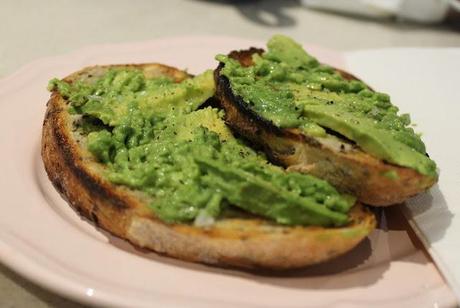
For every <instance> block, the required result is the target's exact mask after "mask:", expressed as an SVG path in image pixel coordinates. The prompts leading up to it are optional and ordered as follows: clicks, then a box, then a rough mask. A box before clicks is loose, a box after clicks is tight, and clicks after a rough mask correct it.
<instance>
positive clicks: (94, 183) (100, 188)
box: [47, 108, 129, 211]
mask: <svg viewBox="0 0 460 308" xmlns="http://www.w3.org/2000/svg"><path fill="white" fill-rule="evenodd" d="M63 112H66V111H65V110H63V109H62V108H60V109H57V110H52V112H50V113H48V114H47V117H48V116H49V117H54V118H53V119H48V120H51V123H52V125H53V126H52V133H53V138H54V140H55V141H56V143H57V146H58V147H59V148H60V149H61V153H62V156H63V159H64V163H65V164H66V165H67V167H69V169H70V170H71V171H72V173H73V174H74V175H75V176H76V177H77V178H78V179H79V181H80V182H81V183H82V184H83V185H84V186H85V188H86V189H88V191H90V192H91V195H92V196H93V197H96V198H103V199H106V200H107V201H108V203H109V204H111V205H112V206H113V207H114V208H115V209H117V210H120V211H121V210H125V209H128V208H129V205H128V204H127V203H126V202H125V201H124V200H123V199H121V198H120V197H118V196H117V195H116V194H115V193H114V192H113V191H112V190H110V188H108V187H106V185H104V183H102V182H100V181H98V180H97V179H96V178H94V177H93V176H91V175H90V174H88V172H86V170H85V169H84V168H82V167H81V166H80V164H81V157H80V156H79V155H77V153H76V152H77V150H76V149H75V148H73V147H72V145H71V144H72V143H71V141H70V140H69V136H68V135H67V134H66V133H65V132H66V131H65V130H63V129H62V128H60V126H63V125H65V124H64V123H61V122H60V121H59V118H58V115H59V114H60V113H63ZM57 185H61V184H57Z"/></svg>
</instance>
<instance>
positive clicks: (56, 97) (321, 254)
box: [41, 64, 376, 269]
mask: <svg viewBox="0 0 460 308" xmlns="http://www.w3.org/2000/svg"><path fill="white" fill-rule="evenodd" d="M136 67H138V68H140V69H142V70H144V72H149V73H146V74H153V75H155V74H163V75H168V76H172V77H173V78H175V79H176V80H177V81H180V80H182V79H184V78H187V74H186V73H184V72H182V71H179V70H177V69H174V68H170V67H166V66H164V65H160V64H145V65H136ZM108 68H109V67H89V68H86V69H84V70H82V71H79V72H77V73H75V74H72V75H70V76H69V77H67V78H65V80H66V81H68V82H73V81H75V80H77V79H80V78H92V76H97V75H98V74H102V73H103V72H104V71H105V70H107V69H108ZM41 153H42V158H43V162H44V165H45V169H46V172H47V173H48V177H49V179H50V180H51V182H52V183H53V185H54V187H56V189H57V190H58V191H59V192H60V194H61V195H62V196H63V197H64V198H65V199H66V200H67V201H68V203H70V205H71V206H72V207H73V208H74V209H76V210H77V211H78V212H79V213H80V214H81V215H83V216H85V217H86V218H88V219H89V220H91V221H93V222H94V224H95V225H96V226H98V227H100V228H102V229H104V230H106V231H108V232H110V233H111V234H113V235H116V236H118V237H120V238H123V239H125V240H127V241H129V242H131V243H132V244H134V245H135V246H139V247H142V248H147V249H151V250H153V251H156V252H158V253H162V254H165V255H168V256H171V257H174V258H178V259H181V260H187V261H192V262H201V263H207V264H213V265H220V266H224V265H225V266H228V265H230V266H236V267H244V268H269V269H287V268H297V267H303V266H306V265H310V264H315V263H319V262H323V261H326V260H329V259H331V258H334V257H336V256H338V255H341V254H343V253H345V252H347V251H349V250H351V249H352V248H353V247H354V246H356V245H357V244H358V243H359V242H360V241H362V240H363V239H364V238H365V237H366V236H367V235H368V234H369V233H370V232H371V231H372V230H373V229H374V228H375V224H376V221H375V217H374V215H373V214H372V213H371V212H370V211H369V210H368V209H366V208H364V207H363V206H361V205H360V204H357V205H356V206H355V207H354V208H353V209H352V211H351V213H350V219H351V222H350V224H349V225H347V226H345V227H341V228H322V227H300V226H296V227H286V226H281V225H277V224H274V223H271V222H269V221H266V220H264V219H257V218H256V219H254V218H251V219H249V218H238V219H237V218H233V219H220V220H218V221H217V222H216V223H215V224H214V225H213V226H211V227H208V228H200V227H195V226H193V225H190V224H166V223H164V222H162V221H160V220H159V219H157V218H156V217H155V214H154V213H153V211H152V210H151V209H150V208H149V206H148V204H149V202H151V201H152V200H151V199H149V198H148V197H147V196H144V195H142V194H141V193H139V192H136V191H132V190H130V189H128V188H126V187H123V186H118V185H114V184H112V183H110V182H109V181H107V180H105V179H104V177H103V176H102V171H103V168H104V166H103V165H101V164H99V163H98V162H96V161H95V160H94V159H93V157H92V156H91V154H90V153H89V152H88V151H87V150H86V149H85V147H84V141H82V140H79V139H78V138H76V137H75V135H74V133H73V122H72V119H71V115H70V114H69V112H68V102H67V101H66V100H65V99H64V98H63V97H62V96H61V95H60V94H59V93H57V92H53V93H52V95H51V98H50V100H49V102H48V104H47V111H46V115H45V120H44V123H43V135H42V149H41ZM153 202H154V201H153Z"/></svg>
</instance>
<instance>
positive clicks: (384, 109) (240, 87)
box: [216, 35, 436, 176]
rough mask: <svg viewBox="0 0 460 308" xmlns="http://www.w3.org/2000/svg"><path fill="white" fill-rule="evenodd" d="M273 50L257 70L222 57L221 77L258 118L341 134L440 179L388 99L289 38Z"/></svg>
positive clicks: (258, 59)
mask: <svg viewBox="0 0 460 308" xmlns="http://www.w3.org/2000/svg"><path fill="white" fill-rule="evenodd" d="M267 47H268V50H267V51H266V52H264V53H262V54H261V55H259V54H254V55H253V62H254V64H253V65H252V66H248V67H243V66H241V65H240V63H239V62H238V61H236V60H234V59H231V58H229V57H227V56H223V55H219V56H217V57H216V59H217V60H219V61H220V62H222V63H224V67H223V68H222V70H221V74H222V75H224V76H225V77H227V78H228V79H229V81H230V85H231V88H232V90H233V92H234V93H236V95H238V96H239V97H240V98H241V99H243V101H245V102H246V103H247V104H249V107H250V108H252V109H253V110H254V111H255V112H256V113H258V114H260V115H261V116H262V117H264V118H265V119H267V120H270V121H271V122H272V123H273V124H274V125H276V126H278V127H281V128H299V129H301V130H302V131H303V132H304V133H306V134H309V135H312V136H317V137H327V131H326V129H329V130H332V131H335V132H337V133H339V134H341V135H343V136H345V137H347V138H348V139H350V140H352V141H354V142H355V143H356V144H357V145H358V146H360V147H361V148H362V149H363V150H364V151H366V152H368V153H370V154H372V155H374V156H375V157H377V158H380V159H383V160H385V161H388V162H391V163H394V164H397V165H400V166H404V167H409V168H412V169H415V170H417V171H418V172H420V173H422V174H424V175H428V176H436V164H435V163H434V161H432V160H431V159H429V158H428V157H427V156H426V154H425V153H426V151H425V145H424V143H423V142H422V141H421V139H420V137H419V135H417V134H416V133H415V132H414V130H413V129H412V128H411V127H410V122H411V121H410V118H409V115H408V114H403V115H399V114H398V108H397V107H396V106H394V105H393V104H391V102H390V98H389V96H388V95H386V94H383V93H379V92H375V91H372V90H370V89H369V88H368V87H367V86H366V85H365V84H364V83H362V82H360V81H357V80H346V79H345V78H343V77H342V76H341V75H340V74H339V73H337V72H336V71H335V70H334V69H333V68H331V67H329V66H327V65H322V64H320V63H319V62H318V61H317V60H316V59H315V58H313V57H312V56H311V55H309V54H307V53H306V52H305V51H304V50H303V48H302V47H301V46H300V45H299V44H298V43H296V42H294V41H293V40H292V39H290V38H288V37H285V36H282V35H276V36H274V37H273V38H272V39H271V40H270V41H269V42H268V44H267Z"/></svg>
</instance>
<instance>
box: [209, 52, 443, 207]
mask: <svg viewBox="0 0 460 308" xmlns="http://www.w3.org/2000/svg"><path fill="white" fill-rule="evenodd" d="M263 52H264V50H262V49H256V48H251V49H248V50H240V51H233V52H231V53H230V54H229V57H230V58H233V59H235V60H238V61H239V62H240V63H241V65H242V66H251V65H252V64H253V61H252V55H253V54H255V53H258V54H262V53H263ZM223 66H224V64H223V63H220V64H219V67H218V68H217V69H216V70H215V81H216V87H217V90H216V91H217V97H218V98H219V100H220V102H221V104H222V107H223V108H224V109H225V112H226V122H227V124H228V125H230V126H231V127H232V128H233V129H234V130H235V131H236V132H238V133H239V134H240V135H242V136H244V137H246V138H247V139H249V140H250V141H251V142H252V143H254V144H257V145H259V146H260V147H262V148H263V149H264V150H265V152H266V153H267V155H268V156H269V157H270V158H271V160H272V161H273V162H275V163H279V164H281V165H283V166H285V167H287V168H288V170H291V171H300V172H305V173H309V174H312V175H315V176H317V177H319V178H322V179H325V180H327V181H328V182H329V183H331V184H332V185H334V186H335V187H336V188H337V189H339V190H341V191H342V192H347V193H351V194H353V195H355V196H356V197H357V198H358V200H359V201H361V202H363V203H366V204H370V205H374V206H387V205H392V204H397V203H401V202H403V201H405V200H407V199H408V198H409V197H412V196H414V195H416V194H418V193H420V192H423V191H425V190H427V189H428V188H430V187H431V186H432V185H433V184H434V183H435V182H436V181H437V178H436V177H430V176H426V175H423V174H421V173H419V172H417V171H416V170H413V169H410V168H405V167H400V166H397V165H394V164H390V163H387V162H385V161H383V160H380V159H378V158H376V157H374V156H372V155H370V154H368V153H366V152H364V151H363V150H361V149H360V148H359V147H357V146H356V145H355V144H353V143H351V142H349V141H348V140H346V139H344V138H340V136H339V138H334V139H333V140H330V139H327V140H326V139H323V138H315V137H312V136H308V135H306V134H304V133H302V132H301V131H300V130H299V129H292V128H288V129H282V128H279V127H277V126H275V125H274V124H273V123H272V122H270V121H268V120H266V119H264V118H262V117H261V116H260V115H258V114H256V113H255V112H254V111H252V110H251V109H250V107H249V106H248V104H247V103H246V102H244V100H243V99H242V98H241V97H239V96H237V95H235V94H234V93H233V91H232V89H231V86H230V82H229V80H228V78H227V77H225V76H223V75H221V74H220V71H221V69H222V68H223ZM337 72H338V73H340V74H341V75H342V76H343V77H344V78H345V79H349V80H352V79H356V80H357V78H356V77H354V76H353V75H351V74H349V73H347V72H344V71H342V70H338V69H337ZM388 175H393V176H388Z"/></svg>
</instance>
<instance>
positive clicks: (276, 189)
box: [49, 68, 355, 226]
mask: <svg viewBox="0 0 460 308" xmlns="http://www.w3.org/2000/svg"><path fill="white" fill-rule="evenodd" d="M49 89H50V90H53V91H57V92H59V93H60V94H61V95H62V96H63V97H64V98H66V99H67V100H68V101H69V102H70V104H69V112H70V113H71V114H73V115H74V117H75V119H76V122H75V124H74V125H75V130H76V132H77V133H79V134H80V135H83V136H85V137H86V138H83V139H84V140H86V145H87V148H88V150H89V151H90V152H91V153H92V154H93V155H94V156H95V158H96V159H97V160H98V161H99V162H101V163H102V164H104V166H105V168H104V170H105V171H104V174H103V176H104V177H106V178H107V179H108V180H109V181H111V182H113V183H115V184H120V185H125V186H127V187H129V188H131V189H135V190H139V191H142V192H143V193H145V194H146V195H148V196H150V197H152V201H151V204H150V207H151V208H152V210H153V212H154V213H155V215H157V216H158V217H159V218H160V219H162V220H163V221H165V222H168V223H179V222H180V223H184V222H193V221H195V222H199V221H201V222H203V221H204V222H210V221H211V222H212V221H213V220H214V219H215V218H218V217H221V216H223V215H225V213H226V212H228V211H230V210H231V209H232V208H235V207H236V208H239V209H240V210H243V211H245V212H248V213H251V214H255V215H259V216H262V217H265V218H268V219H271V220H274V221H276V222H277V223H280V224H286V225H297V224H298V225H321V226H340V225H344V224H346V223H348V220H349V219H348V215H347V213H348V211H349V210H350V208H351V206H352V205H353V204H354V201H355V199H354V198H353V197H351V196H348V195H341V194H339V193H338V192H337V191H336V190H335V189H334V188H333V187H332V186H331V185H329V184H328V183H327V182H325V181H323V180H320V179H317V178H315V177H313V176H309V175H305V174H299V173H287V172H285V171H284V169H282V168H280V167H277V166H274V165H271V164H269V163H268V162H267V161H266V159H265V158H264V156H263V155H261V154H259V153H257V152H256V151H254V150H252V149H251V148H249V147H247V146H245V145H244V144H243V143H242V142H241V141H240V140H238V139H236V138H235V137H234V136H233V135H232V134H231V132H230V130H229V129H228V128H227V126H226V125H225V123H224V121H223V120H222V116H223V114H222V111H219V110H218V109H215V108H211V107H206V108H204V107H201V108H200V105H202V104H203V102H205V101H206V100H207V99H208V98H210V97H211V96H212V95H213V94H214V81H213V77H212V72H211V71H207V72H205V73H203V74H201V75H198V76H196V77H194V78H189V79H186V80H184V81H182V82H180V83H177V82H174V81H173V80H171V79H168V78H155V79H149V78H146V77H145V76H144V74H143V72H142V71H141V70H138V69H135V68H129V69H127V68H124V69H121V68H116V69H111V70H109V71H108V72H106V73H105V74H104V75H103V76H101V77H99V78H97V79H96V80H92V81H85V80H81V81H77V82H75V83H72V84H70V83H67V82H65V81H60V80H57V79H53V80H51V81H50V84H49Z"/></svg>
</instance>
